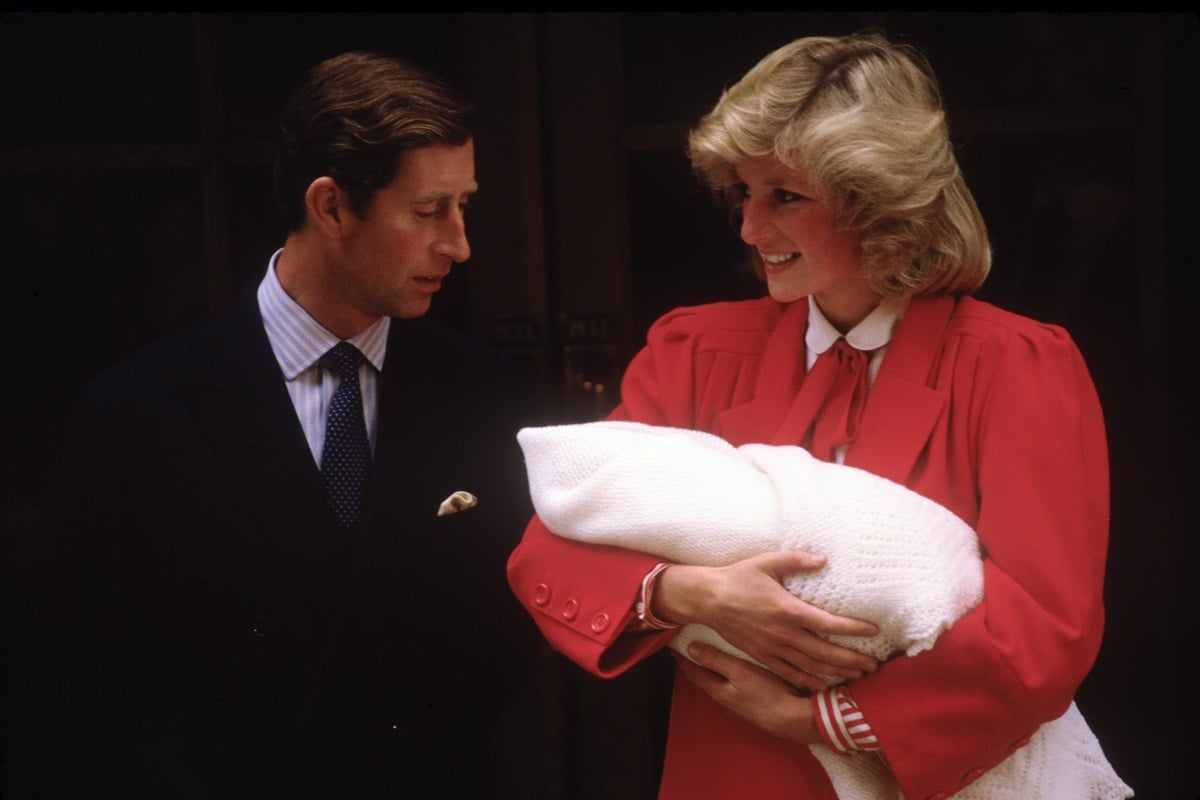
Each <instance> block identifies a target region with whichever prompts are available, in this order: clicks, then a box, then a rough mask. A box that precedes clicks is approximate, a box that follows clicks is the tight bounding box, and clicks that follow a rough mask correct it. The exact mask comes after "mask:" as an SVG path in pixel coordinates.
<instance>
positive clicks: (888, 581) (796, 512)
mask: <svg viewBox="0 0 1200 800" xmlns="http://www.w3.org/2000/svg"><path fill="white" fill-rule="evenodd" d="M517 439H518V442H519V443H520V445H521V448H522V450H523V451H524V453H525V465H526V470H527V472H528V475H529V487H530V496H531V498H532V500H533V504H534V508H535V509H536V511H537V513H538V516H539V517H540V518H541V519H542V521H543V522H544V523H545V524H546V527H547V528H548V529H549V530H550V531H551V532H553V533H555V534H557V535H560V536H564V537H567V538H571V539H577V540H580V541H585V542H591V543H594V544H606V545H614V546H617V547H623V548H626V549H631V550H638V551H642V552H648V553H653V554H655V555H658V556H661V557H662V558H664V559H667V560H670V561H674V562H676V563H681V564H696V565H703V566H720V565H723V564H729V563H732V562H734V561H738V560H741V559H743V558H748V557H750V556H753V555H757V554H759V553H764V552H769V551H775V550H784V549H793V548H799V549H805V550H811V551H814V552H819V553H823V554H825V555H826V556H827V557H828V558H827V561H826V565H825V566H824V567H823V568H822V569H820V570H816V571H812V572H804V573H798V574H796V575H793V576H791V577H789V578H788V579H787V580H786V581H785V586H786V587H787V588H788V590H789V591H791V592H792V593H793V594H795V595H796V596H798V597H800V598H801V599H803V600H806V601H807V602H810V603H812V604H814V605H816V606H819V607H821V608H824V609H826V610H828V611H831V612H833V613H837V614H842V615H845V616H849V617H854V618H856V619H865V620H870V621H871V622H873V623H875V624H876V625H877V626H878V627H879V631H880V632H879V634H878V635H877V636H875V637H871V638H863V637H837V636H832V637H829V639H830V640H831V641H835V642H838V643H840V644H843V645H845V646H847V647H852V648H854V649H856V650H858V651H859V652H863V653H866V654H868V655H871V656H873V657H875V658H877V659H880V660H883V659H885V658H887V657H889V656H892V655H894V654H897V653H905V654H907V655H909V656H912V655H916V654H917V653H919V652H921V651H922V650H926V649H928V648H930V647H932V646H933V643H934V641H935V640H936V639H937V637H938V636H939V635H940V634H941V633H942V632H943V631H945V630H946V629H947V628H949V627H950V626H951V625H952V624H953V623H954V622H955V620H957V619H958V618H959V617H961V616H962V615H963V614H965V613H966V612H967V611H969V610H970V609H971V608H973V607H974V606H975V605H976V604H978V602H979V601H980V600H981V599H982V597H983V566H982V562H981V560H980V555H979V545H978V540H977V538H976V536H975V532H974V531H973V530H972V529H971V527H970V526H969V525H967V524H966V523H965V522H963V521H962V520H961V519H959V518H958V517H957V516H955V515H954V514H953V513H951V512H950V511H948V510H947V509H945V508H943V507H942V506H940V505H938V504H937V503H934V502H933V501H931V500H929V499H928V498H925V497H923V496H922V495H919V494H917V493H916V492H913V491H911V490H909V489H908V488H906V487H904V486H901V485H900V484H897V483H894V482H892V481H889V480H887V479H885V478H881V477H879V476H877V475H874V474H872V473H869V472H866V471H864V470H860V469H856V468H853V467H846V466H842V465H838V464H830V463H827V462H824V461H819V460H817V459H815V458H813V457H812V456H811V455H810V454H809V453H808V452H807V451H806V450H804V449H803V448H800V447H791V446H772V445H761V444H748V445H743V446H741V447H737V448H735V447H733V445H731V444H729V443H728V442H726V441H725V440H724V439H721V438H719V437H717V436H713V435H712V434H708V433H703V432H700V431H692V430H684V429H679V428H666V427H659V426H651V425H644V424H641V423H636V422H619V421H606V422H593V423H583V424H578V425H558V426H549V427H541V428H524V429H522V430H521V431H520V432H519V433H518V434H517ZM697 639H699V640H701V641H704V642H707V643H708V644H712V645H713V646H715V647H718V648H720V649H722V650H724V651H725V652H727V653H731V654H733V655H736V656H739V657H741V658H744V659H747V660H753V659H750V658H749V656H747V655H746V654H745V653H742V652H740V651H738V650H737V649H736V648H734V647H733V646H732V645H730V644H728V643H727V642H725V641H724V640H723V639H721V637H720V636H719V635H718V634H717V633H716V631H714V630H712V629H711V628H707V627H705V626H701V625H687V626H684V627H683V628H681V629H680V631H679V633H678V634H677V635H676V636H675V638H674V639H673V640H672V641H671V644H670V646H671V647H673V648H674V649H676V650H677V651H679V652H680V653H681V654H683V655H684V656H686V655H687V647H686V646H687V643H688V642H691V641H695V640H697ZM823 677H824V678H825V680H827V681H828V682H830V683H835V682H836V680H835V679H833V678H830V677H828V676H823ZM811 749H812V751H813V754H814V755H815V756H816V757H817V758H818V760H819V761H820V762H821V764H822V765H823V766H824V768H825V770H826V772H827V773H828V774H829V776H830V779H831V781H832V783H833V786H834V788H835V789H836V791H837V794H838V797H839V798H840V799H841V800H882V799H887V800H891V799H892V798H896V799H897V800H899V799H900V798H902V795H901V793H900V790H899V788H898V787H897V785H896V783H895V780H894V778H893V777H892V775H891V772H890V770H889V769H888V768H887V765H886V763H885V762H884V761H883V759H882V757H881V756H880V755H879V754H878V753H874V752H864V753H859V754H857V755H854V756H849V757H847V756H842V755H838V754H836V753H834V752H833V751H832V750H830V749H829V748H828V747H826V746H825V745H812V746H811ZM1132 796H1133V792H1132V790H1131V789H1130V788H1129V787H1128V786H1126V785H1125V783H1124V782H1123V781H1122V780H1121V779H1120V778H1119V777H1118V776H1117V775H1116V773H1115V772H1114V771H1113V769H1112V767H1111V766H1110V765H1109V763H1108V761H1107V759H1106V758H1105V757H1104V753H1103V751H1102V750H1101V748H1100V744H1099V742H1098V741H1097V740H1096V737H1095V736H1094V735H1093V734H1092V732H1091V730H1090V729H1089V728H1088V726H1087V723H1086V722H1085V721H1084V719H1083V716H1082V715H1081V714H1080V713H1079V709H1078V708H1077V707H1076V706H1075V704H1074V703H1072V704H1071V706H1070V707H1069V708H1068V710H1067V713H1066V714H1064V715H1063V716H1062V717H1060V718H1059V719H1057V720H1054V721H1052V722H1048V723H1046V724H1044V725H1042V727H1041V728H1040V729H1039V730H1038V731H1037V733H1036V734H1035V735H1034V736H1033V738H1032V739H1031V740H1030V742H1029V743H1028V744H1027V745H1026V746H1024V747H1022V748H1021V749H1019V750H1018V751H1016V752H1015V753H1014V754H1013V755H1012V756H1010V757H1009V758H1008V759H1007V760H1006V761H1004V762H1003V763H1001V764H999V765H998V766H996V767H995V768H994V769H992V770H990V771H989V772H987V773H986V774H984V776H983V777H981V778H979V779H978V780H976V781H975V782H973V783H971V784H970V785H968V786H967V787H966V788H964V789H963V790H962V791H960V792H959V793H957V794H955V795H954V798H956V800H1123V799H1124V798H1127V797H1132Z"/></svg>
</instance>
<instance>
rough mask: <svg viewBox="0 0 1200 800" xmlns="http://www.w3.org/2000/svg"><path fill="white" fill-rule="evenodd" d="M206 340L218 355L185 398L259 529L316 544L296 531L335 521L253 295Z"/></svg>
mask: <svg viewBox="0 0 1200 800" xmlns="http://www.w3.org/2000/svg"><path fill="white" fill-rule="evenodd" d="M220 320H221V321H220V323H219V324H216V325H214V326H213V332H214V335H213V338H212V340H211V341H207V342H205V343H203V346H204V347H206V348H207V349H208V351H209V352H211V353H212V356H211V358H208V359H207V360H206V361H204V362H202V366H201V368H200V369H198V370H197V373H196V375H195V376H194V377H193V379H192V380H191V382H190V388H189V390H188V392H187V397H186V398H185V401H186V402H187V403H189V405H190V407H191V409H192V412H193V413H194V415H195V418H196V419H197V420H198V422H199V424H200V425H201V427H202V428H203V430H204V433H205V436H206V438H207V439H208V441H209V442H210V443H211V445H212V447H213V449H214V451H215V452H216V453H217V456H218V458H219V459H220V460H221V462H222V463H223V465H224V467H225V469H226V472H227V473H228V475H229V477H230V479H231V480H232V481H233V483H234V484H235V485H236V486H237V487H238V488H239V490H240V491H241V494H242V496H243V497H244V498H245V500H246V503H247V505H248V506H249V507H250V509H251V511H252V513H253V515H254V517H255V521H256V523H257V527H258V528H259V529H260V530H262V531H265V532H267V533H268V534H270V535H273V536H276V537H278V538H279V539H280V540H281V541H282V542H284V543H285V546H286V547H288V548H301V549H310V550H311V549H314V548H315V550H316V551H318V552H309V553H308V556H309V557H310V558H311V557H316V558H323V557H325V553H324V543H321V542H312V541H307V540H306V538H305V537H303V536H298V535H297V531H298V530H303V529H307V528H310V527H312V523H313V520H323V519H324V518H325V517H328V518H329V525H328V526H322V527H327V528H329V529H334V528H335V525H334V519H333V513H332V510H331V509H330V507H329V504H328V502H327V501H326V499H325V492H324V487H323V486H322V484H321V480H320V472H319V470H318V468H317V466H316V464H315V462H314V460H313V457H312V452H311V451H310V450H309V448H308V443H307V441H306V440H305V438H304V433H303V431H302V429H301V427H300V422H299V420H298V419H297V418H296V412H295V409H294V408H293V407H292V403H291V398H290V397H289V396H288V393H287V388H286V386H285V384H284V380H283V374H282V372H281V370H280V368H279V364H278V362H277V361H276V360H275V356H274V354H273V353H272V351H271V347H270V343H269V341H268V340H267V336H266V332H265V330H264V329H263V325H262V320H261V317H260V315H259V311H258V305H257V301H256V298H255V296H254V294H253V293H249V294H248V295H246V296H244V297H242V298H239V299H238V300H237V301H235V304H234V305H233V306H232V307H231V308H229V309H228V310H227V312H226V314H225V315H224V316H223V317H221V318H220Z"/></svg>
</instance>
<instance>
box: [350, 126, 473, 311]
mask: <svg viewBox="0 0 1200 800" xmlns="http://www.w3.org/2000/svg"><path fill="white" fill-rule="evenodd" d="M476 189H477V184H476V183H475V146H474V143H473V142H471V141H468V142H467V143H466V144H463V145H432V146H429V147H421V148H417V149H414V150H408V151H406V152H405V153H403V154H402V155H401V156H400V163H399V165H398V168H397V171H396V177H395V179H394V180H393V181H392V182H391V183H390V184H388V185H387V186H385V187H384V188H382V189H380V190H379V191H378V192H376V194H375V196H374V197H373V198H372V199H371V203H370V205H369V206H367V209H366V211H365V212H364V214H363V216H362V218H361V219H360V218H354V219H352V220H351V221H350V224H349V225H348V226H347V228H346V235H345V238H344V240H343V245H344V248H343V251H342V255H343V258H342V259H341V263H340V264H338V265H336V267H335V269H336V270H337V273H338V274H336V275H335V276H333V277H334V285H335V287H336V288H335V291H336V292H338V294H339V295H340V296H341V299H342V301H343V302H344V303H345V304H347V305H348V306H349V310H352V312H353V313H356V314H362V315H363V316H365V317H368V318H371V319H377V318H379V317H381V316H393V317H419V316H421V315H422V314H424V313H425V312H427V311H428V310H429V305H430V303H431V302H432V300H433V295H434V293H435V292H437V290H438V289H439V288H441V285H442V279H443V278H445V277H446V276H447V275H449V274H450V269H451V267H452V266H453V265H454V264H456V263H461V262H463V261H466V260H467V259H468V258H470V256H471V247H470V245H469V244H468V243H467V231H466V221H465V219H464V213H465V212H466V209H467V205H468V202H469V200H470V198H471V196H472V195H473V194H474V193H475V190H476Z"/></svg>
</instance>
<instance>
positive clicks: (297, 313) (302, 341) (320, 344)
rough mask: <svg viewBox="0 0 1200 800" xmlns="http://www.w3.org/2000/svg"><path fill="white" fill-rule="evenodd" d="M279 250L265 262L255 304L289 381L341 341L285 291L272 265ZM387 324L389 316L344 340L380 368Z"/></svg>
mask: <svg viewBox="0 0 1200 800" xmlns="http://www.w3.org/2000/svg"><path fill="white" fill-rule="evenodd" d="M282 252H283V250H282V248H281V249H279V250H276V251H275V254H274V255H273V256H271V262H270V263H269V264H268V265H267V274H266V275H265V276H264V277H263V279H262V283H260V284H259V286H258V307H259V310H260V312H261V313H262V318H263V326H264V327H265V328H266V330H267V338H268V339H269V340H270V342H271V349H272V350H273V351H274V352H275V358H276V359H277V360H278V361H279V366H280V368H281V369H282V370H283V376H284V378H286V379H287V380H289V381H290V380H294V379H295V378H296V376H297V375H299V374H300V373H302V372H304V371H305V370H307V369H309V368H310V367H312V366H313V365H314V364H315V363H316V362H317V361H319V360H320V358H321V356H323V355H325V353H327V352H328V351H329V349H330V348H332V347H333V346H334V345H335V344H337V343H338V342H339V341H341V340H340V339H339V338H338V337H337V336H335V335H333V334H332V333H330V332H329V331H328V330H326V329H325V328H324V327H323V326H322V325H321V324H320V323H319V322H317V321H316V320H315V319H313V318H312V316H310V315H309V313H308V312H307V311H305V310H304V308H303V307H301V305H300V304H299V303H297V302H296V301H295V300H293V299H292V298H291V296H289V295H288V293H287V292H286V291H284V289H283V286H282V285H281V284H280V283H279V278H278V276H276V274H275V264H276V262H277V261H278V260H279V254H280V253H282ZM390 324H391V318H390V317H381V318H379V319H378V320H376V321H375V322H373V323H372V324H371V325H370V326H368V327H367V329H366V330H364V331H362V332H361V333H359V334H357V335H356V336H353V337H351V338H350V339H348V340H347V341H349V342H350V343H351V344H353V345H354V346H355V347H357V348H358V349H359V352H361V353H362V354H363V356H364V357H365V358H366V360H367V361H368V362H370V363H371V365H372V366H374V367H375V369H376V370H382V369H383V361H384V357H385V356H386V355H387V336H388V330H389V328H390Z"/></svg>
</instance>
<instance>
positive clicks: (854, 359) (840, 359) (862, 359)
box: [826, 336, 867, 370]
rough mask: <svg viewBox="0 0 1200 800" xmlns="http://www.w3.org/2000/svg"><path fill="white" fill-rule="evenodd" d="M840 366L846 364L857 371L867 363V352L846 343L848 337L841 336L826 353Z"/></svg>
mask: <svg viewBox="0 0 1200 800" xmlns="http://www.w3.org/2000/svg"><path fill="white" fill-rule="evenodd" d="M826 352H827V353H828V354H829V355H830V356H832V357H833V358H834V360H835V361H836V362H837V363H838V364H845V365H847V366H849V367H850V368H851V369H854V370H857V369H858V368H860V367H862V366H864V365H865V364H866V363H867V352H866V351H865V350H859V349H858V348H857V347H855V346H854V345H852V344H850V343H849V342H847V341H846V337H844V336H839V337H838V338H837V340H836V341H834V343H833V346H832V347H830V348H829V350H827V351H826Z"/></svg>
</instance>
